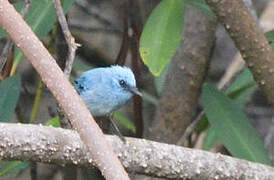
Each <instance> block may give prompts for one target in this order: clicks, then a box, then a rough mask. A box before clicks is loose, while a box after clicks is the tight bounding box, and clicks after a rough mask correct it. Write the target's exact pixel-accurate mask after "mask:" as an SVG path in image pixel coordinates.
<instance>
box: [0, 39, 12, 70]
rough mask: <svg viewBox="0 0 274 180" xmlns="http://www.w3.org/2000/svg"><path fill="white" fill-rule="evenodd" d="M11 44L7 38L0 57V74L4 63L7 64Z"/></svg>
mask: <svg viewBox="0 0 274 180" xmlns="http://www.w3.org/2000/svg"><path fill="white" fill-rule="evenodd" d="M12 45H13V43H12V40H11V39H10V38H8V40H7V42H6V44H5V46H4V48H3V51H2V53H1V55H0V72H2V70H3V68H4V66H5V64H6V62H7V59H8V54H9V52H10V50H11V47H12Z"/></svg>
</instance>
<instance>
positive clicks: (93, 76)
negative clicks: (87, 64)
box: [74, 69, 102, 94]
mask: <svg viewBox="0 0 274 180" xmlns="http://www.w3.org/2000/svg"><path fill="white" fill-rule="evenodd" d="M101 81H102V76H101V73H100V72H99V71H98V70H96V69H92V70H89V71H86V72H84V73H83V74H82V75H81V76H80V77H79V78H78V79H76V80H75V82H74V87H75V88H76V90H77V92H78V93H79V94H81V93H83V92H85V91H89V90H92V89H94V88H95V87H96V86H97V85H98V83H101Z"/></svg>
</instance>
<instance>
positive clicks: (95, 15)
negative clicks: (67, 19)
mask: <svg viewBox="0 0 274 180" xmlns="http://www.w3.org/2000/svg"><path fill="white" fill-rule="evenodd" d="M75 5H76V6H77V7H78V8H79V9H81V10H82V11H83V12H85V13H86V14H88V15H90V16H92V17H93V18H95V19H97V20H98V21H99V22H100V23H102V24H103V25H105V26H108V27H112V28H113V29H119V27H117V26H116V25H115V24H113V23H112V22H111V21H109V20H108V19H106V18H105V17H103V16H102V14H103V13H101V12H100V10H97V11H96V9H95V8H93V7H90V6H89V5H88V3H86V1H84V2H79V1H76V2H75Z"/></svg>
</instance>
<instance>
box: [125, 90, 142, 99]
mask: <svg viewBox="0 0 274 180" xmlns="http://www.w3.org/2000/svg"><path fill="white" fill-rule="evenodd" d="M128 91H129V92H131V93H132V94H136V95H138V96H140V97H142V93H141V92H140V91H139V90H138V89H137V88H128Z"/></svg>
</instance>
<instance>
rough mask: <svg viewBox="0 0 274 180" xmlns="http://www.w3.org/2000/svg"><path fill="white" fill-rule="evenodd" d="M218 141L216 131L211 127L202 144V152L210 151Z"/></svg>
mask: <svg viewBox="0 0 274 180" xmlns="http://www.w3.org/2000/svg"><path fill="white" fill-rule="evenodd" d="M217 141H218V136H217V134H216V130H215V129H214V128H212V127H209V128H208V130H207V132H206V136H205V139H204V143H203V149H204V150H210V149H211V148H212V147H213V146H214V145H215V144H216V142H217Z"/></svg>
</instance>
